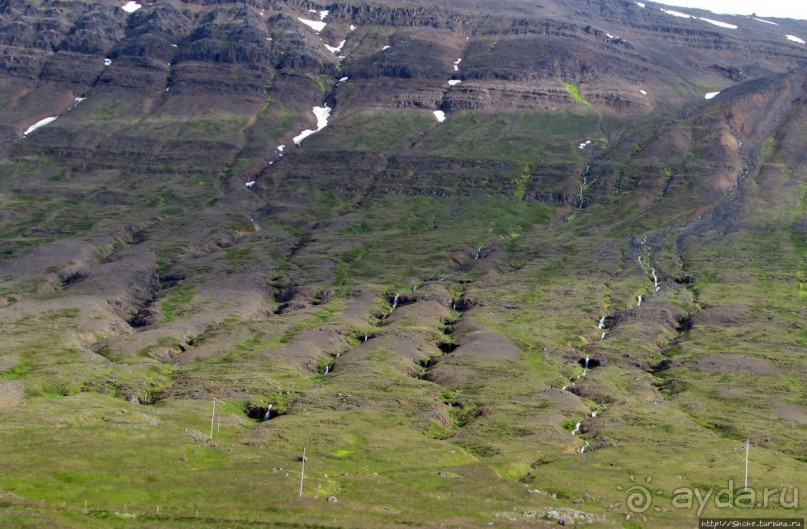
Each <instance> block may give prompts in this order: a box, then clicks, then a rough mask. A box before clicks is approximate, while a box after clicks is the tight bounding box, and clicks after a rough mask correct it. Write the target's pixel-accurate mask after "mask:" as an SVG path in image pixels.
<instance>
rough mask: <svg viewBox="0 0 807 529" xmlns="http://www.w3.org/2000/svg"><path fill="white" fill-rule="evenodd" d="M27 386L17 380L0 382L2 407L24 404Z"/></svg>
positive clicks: (0, 404)
mask: <svg viewBox="0 0 807 529" xmlns="http://www.w3.org/2000/svg"><path fill="white" fill-rule="evenodd" d="M24 394H25V387H24V386H23V385H22V384H21V383H20V382H16V381H5V382H0V408H7V407H11V406H19V405H20V404H22V401H23V396H24Z"/></svg>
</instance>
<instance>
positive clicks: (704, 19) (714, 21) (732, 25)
mask: <svg viewBox="0 0 807 529" xmlns="http://www.w3.org/2000/svg"><path fill="white" fill-rule="evenodd" d="M701 20H703V21H704V22H708V23H710V24H714V25H715V26H718V27H721V28H726V29H737V26H735V25H734V24H729V23H727V22H720V21H719V20H712V19H711V18H701Z"/></svg>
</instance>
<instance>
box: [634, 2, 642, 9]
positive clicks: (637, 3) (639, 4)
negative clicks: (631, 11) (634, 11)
mask: <svg viewBox="0 0 807 529" xmlns="http://www.w3.org/2000/svg"><path fill="white" fill-rule="evenodd" d="M634 3H635V4H636V5H637V6H639V7H641V8H642V9H644V2H634Z"/></svg>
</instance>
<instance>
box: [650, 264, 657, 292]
mask: <svg viewBox="0 0 807 529" xmlns="http://www.w3.org/2000/svg"><path fill="white" fill-rule="evenodd" d="M650 273H651V275H652V276H653V286H654V287H656V292H658V291H659V286H658V276H656V269H655V268H654V269H653V270H651V272H650Z"/></svg>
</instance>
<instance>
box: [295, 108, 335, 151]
mask: <svg viewBox="0 0 807 529" xmlns="http://www.w3.org/2000/svg"><path fill="white" fill-rule="evenodd" d="M312 110H313V112H314V115H315V116H316V117H317V130H311V129H308V130H304V131H302V132H301V133H300V134H299V135H298V136H295V137H294V144H295V145H300V142H301V141H303V140H304V139H306V138H307V137H309V136H311V135H312V134H316V133H317V132H319V131H321V130H322V129H324V128H325V127H327V126H328V117H329V116H330V115H331V109H330V108H329V107H328V106H327V105H326V106H324V107H314V108H313V109H312Z"/></svg>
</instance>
